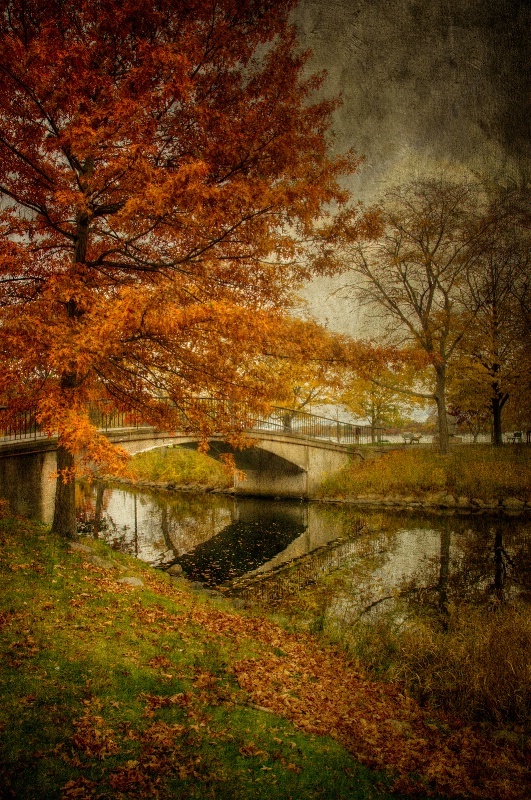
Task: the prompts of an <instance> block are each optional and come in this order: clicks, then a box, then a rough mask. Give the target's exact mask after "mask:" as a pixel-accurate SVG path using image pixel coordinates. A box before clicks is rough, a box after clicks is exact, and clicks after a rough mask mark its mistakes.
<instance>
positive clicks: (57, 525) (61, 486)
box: [52, 443, 77, 539]
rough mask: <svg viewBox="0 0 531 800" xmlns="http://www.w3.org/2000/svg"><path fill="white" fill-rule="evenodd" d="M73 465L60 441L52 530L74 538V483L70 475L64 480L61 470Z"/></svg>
mask: <svg viewBox="0 0 531 800" xmlns="http://www.w3.org/2000/svg"><path fill="white" fill-rule="evenodd" d="M73 466H74V456H73V455H72V453H71V452H70V451H69V450H67V449H66V447H64V446H63V445H62V444H61V443H59V444H58V446H57V471H58V473H59V475H58V478H57V485H56V489H55V507H54V514H53V522H52V532H53V533H58V534H59V535H60V536H64V537H65V538H66V539H75V538H76V536H77V523H76V483H75V481H74V479H73V478H72V477H71V476H70V477H69V478H68V480H67V481H66V482H65V480H64V478H63V476H62V475H61V470H65V469H66V470H69V471H70V470H71V469H72V468H73Z"/></svg>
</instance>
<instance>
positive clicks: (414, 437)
mask: <svg viewBox="0 0 531 800" xmlns="http://www.w3.org/2000/svg"><path fill="white" fill-rule="evenodd" d="M402 439H403V440H404V444H413V443H414V442H416V443H417V444H420V440H421V439H422V434H421V433H403V434H402Z"/></svg>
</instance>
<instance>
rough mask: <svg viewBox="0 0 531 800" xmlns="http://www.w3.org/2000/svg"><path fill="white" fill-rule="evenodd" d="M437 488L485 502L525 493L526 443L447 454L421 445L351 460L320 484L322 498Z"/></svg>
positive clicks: (530, 456) (530, 469)
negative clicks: (355, 460) (379, 455)
mask: <svg viewBox="0 0 531 800" xmlns="http://www.w3.org/2000/svg"><path fill="white" fill-rule="evenodd" d="M441 493H448V494H452V495H454V497H456V498H459V497H466V498H476V499H479V500H483V501H485V502H488V501H501V500H504V499H505V498H507V497H519V498H521V499H523V500H526V499H528V498H531V448H529V447H525V446H522V445H516V446H512V447H503V448H495V447H490V446H488V445H487V446H482V445H474V446H469V447H465V446H462V447H455V448H453V449H452V450H451V451H450V454H449V455H447V456H442V455H439V454H438V453H436V452H435V451H434V450H431V449H428V448H421V447H415V448H414V447H411V448H408V449H407V450H395V451H392V452H390V453H387V454H386V455H384V456H382V457H381V458H376V459H372V460H368V461H363V462H353V463H351V464H350V465H348V466H347V467H345V468H344V469H343V470H341V471H340V472H338V473H336V474H335V475H332V476H330V477H329V478H327V479H325V481H324V482H323V484H322V486H321V489H320V496H321V497H323V498H326V497H334V498H337V497H355V496H360V495H371V494H372V495H377V496H386V495H396V496H401V497H412V498H422V497H424V496H426V495H429V494H441Z"/></svg>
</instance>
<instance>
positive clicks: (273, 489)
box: [107, 428, 361, 498]
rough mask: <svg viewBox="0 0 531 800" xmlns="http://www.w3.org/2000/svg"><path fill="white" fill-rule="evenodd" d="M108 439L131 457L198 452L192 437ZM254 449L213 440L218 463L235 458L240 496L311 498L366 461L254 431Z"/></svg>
mask: <svg viewBox="0 0 531 800" xmlns="http://www.w3.org/2000/svg"><path fill="white" fill-rule="evenodd" d="M107 435H108V437H109V439H110V440H111V441H112V442H113V443H115V444H119V445H120V446H121V447H123V448H124V449H125V450H127V452H128V453H130V454H131V455H136V454H137V453H142V452H146V451H148V450H155V449H157V448H161V447H168V446H178V447H184V448H187V449H195V448H197V444H198V440H197V438H196V437H193V436H184V435H182V434H178V433H176V434H168V433H162V432H160V431H156V430H155V429H148V428H139V429H130V430H113V431H109V432H108V433H107ZM250 438H252V439H253V440H254V446H253V447H249V448H246V449H245V450H234V449H233V448H231V447H230V445H228V444H227V443H226V442H223V441H222V440H221V439H211V440H210V442H209V445H210V455H212V456H213V457H214V458H216V457H217V458H219V457H220V455H221V454H222V453H232V454H233V455H234V460H235V463H236V467H237V468H238V469H239V470H242V471H243V472H244V473H245V479H240V478H239V477H238V476H235V479H234V490H235V492H237V493H238V494H249V495H261V496H266V497H301V498H308V497H312V496H313V495H314V494H315V492H316V490H317V487H318V486H319V484H320V483H321V481H322V480H323V478H324V477H325V476H326V475H328V474H329V473H330V472H335V471H337V470H338V469H341V467H343V466H344V465H345V464H347V463H348V461H349V460H350V459H351V458H352V457H353V456H354V457H356V456H358V457H361V454H359V453H358V452H357V451H355V450H353V449H352V447H351V446H349V445H344V444H339V443H336V442H328V441H319V440H311V439H307V438H304V437H302V436H298V435H296V434H293V433H290V432H279V431H255V432H253V433H252V435H250Z"/></svg>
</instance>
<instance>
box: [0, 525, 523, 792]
mask: <svg viewBox="0 0 531 800" xmlns="http://www.w3.org/2000/svg"><path fill="white" fill-rule="evenodd" d="M0 555H1V565H0V569H1V573H2V585H3V591H2V593H1V595H0V623H1V637H2V650H3V654H4V658H3V660H2V665H1V666H0V694H1V704H0V709H1V710H0V738H1V741H2V759H1V761H2V765H3V766H2V767H1V768H0V782H1V783H2V785H3V786H4V794H5V796H6V797H14V798H17V800H18V799H19V798H20V800H24V798H27V799H28V800H29V798H31V800H39V799H40V798H47V799H48V798H50V799H51V798H58V800H63V798H65V799H66V798H81V800H89V798H94V800H95V799H96V798H98V797H99V798H102V797H105V798H117V800H118V798H121V799H123V798H131V799H132V800H133V799H136V798H150V797H153V798H165V797H172V798H176V797H186V798H209V797H213V798H227V799H228V798H231V800H233V799H236V800H237V799H238V798H242V800H243V798H273V800H274V799H275V798H283V799H284V800H287V798H288V797H300V798H314V797H315V798H318V797H319V798H330V799H332V798H334V800H337V798H345V800H347V798H349V800H355V799H356V798H359V799H360V800H361V798H377V797H378V798H390V797H395V798H397V797H409V796H412V793H414V792H416V793H417V794H416V796H418V797H427V796H428V795H430V796H432V794H433V793H435V795H437V794H438V793H441V794H444V795H445V796H453V797H458V796H469V797H478V798H479V797H483V798H499V800H513V799H515V798H522V799H523V798H524V797H527V796H529V793H530V791H531V768H530V767H529V765H528V764H527V762H526V757H525V756H526V754H525V753H522V752H521V751H519V750H518V749H517V748H515V747H512V746H509V745H504V746H503V747H502V746H500V745H499V744H496V743H493V742H490V741H489V740H488V739H487V738H486V737H485V736H483V735H482V733H481V731H480V730H479V729H478V730H476V729H473V728H472V727H470V726H467V725H464V724H462V723H460V722H459V721H457V720H450V719H446V718H444V717H442V716H440V717H439V716H435V715H434V713H433V712H430V713H429V714H428V713H427V712H426V711H424V710H423V709H421V708H420V707H419V706H418V705H417V704H416V703H415V702H414V701H413V700H411V699H409V698H408V697H406V696H405V695H404V694H403V692H402V691H401V689H400V687H399V686H395V685H389V684H380V683H378V682H377V681H374V680H370V679H368V678H367V677H366V675H365V674H364V673H363V671H362V669H361V668H360V666H359V665H358V664H356V663H353V662H352V661H349V660H348V659H347V658H346V657H345V656H344V655H342V654H341V653H339V652H337V651H334V650H331V649H328V648H326V647H325V646H323V645H322V644H320V643H319V642H318V641H317V640H314V639H313V638H311V637H310V636H307V635H301V634H293V633H290V632H289V631H287V630H284V629H283V628H282V627H279V626H278V625H275V624H272V623H271V622H269V621H267V620H266V619H264V618H262V617H259V616H253V615H250V614H245V613H243V612H239V611H237V610H235V609H233V608H232V607H231V606H230V602H229V601H228V600H217V599H215V598H213V597H210V596H209V595H208V593H206V592H197V591H194V590H193V589H192V588H191V587H190V585H189V584H188V583H187V582H186V581H183V580H177V581H172V580H171V579H170V578H169V577H168V576H167V575H166V574H164V573H160V572H158V571H156V570H154V569H152V568H150V567H148V566H146V565H144V564H142V563H141V562H139V561H137V560H135V559H133V558H130V557H128V556H125V555H123V554H119V553H116V552H114V551H112V550H111V549H110V548H108V547H107V545H105V544H104V543H103V542H101V541H97V540H91V539H83V540H81V541H80V542H76V543H73V544H68V543H66V542H64V541H62V540H59V539H57V538H54V537H52V536H51V535H50V533H49V531H48V530H46V529H45V528H44V527H42V526H38V525H34V524H33V523H30V522H27V521H22V520H3V521H1V522H0ZM393 792H394V794H393Z"/></svg>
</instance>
